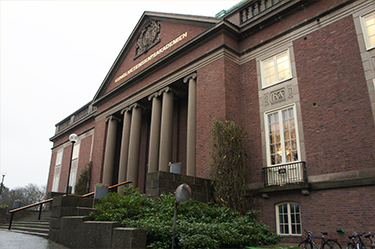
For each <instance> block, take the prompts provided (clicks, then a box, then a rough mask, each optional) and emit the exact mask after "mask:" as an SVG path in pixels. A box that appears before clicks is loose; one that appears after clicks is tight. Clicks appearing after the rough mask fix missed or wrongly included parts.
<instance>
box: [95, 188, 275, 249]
mask: <svg viewBox="0 0 375 249" xmlns="http://www.w3.org/2000/svg"><path fill="white" fill-rule="evenodd" d="M124 191H125V196H121V195H119V194H117V193H110V194H109V195H108V196H106V197H103V198H102V199H101V203H100V204H97V205H96V206H95V207H96V209H97V211H96V212H95V213H91V215H92V216H93V217H94V218H95V220H97V221H120V222H121V224H122V226H124V227H135V228H143V229H145V230H146V231H147V247H148V248H170V247H171V244H172V232H173V214H174V202H175V199H174V196H173V195H172V194H169V195H165V194H162V195H161V196H160V198H159V200H153V199H150V198H148V197H146V196H145V195H143V194H141V193H140V191H139V190H138V189H135V188H133V187H129V188H124ZM177 214H178V218H177V222H176V239H175V247H176V248H244V247H245V246H262V245H274V244H277V243H278V242H279V240H280V238H279V236H277V235H275V234H274V233H273V232H271V231H270V230H269V227H268V226H266V225H265V224H263V223H260V222H257V221H256V215H257V213H256V211H249V212H247V213H246V215H240V214H239V213H238V212H237V211H233V210H231V209H229V208H227V207H219V206H217V205H213V204H205V203H200V202H198V201H196V200H193V199H191V200H190V201H188V202H187V203H184V204H179V205H178V211H177Z"/></svg>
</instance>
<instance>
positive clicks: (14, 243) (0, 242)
mask: <svg viewBox="0 0 375 249" xmlns="http://www.w3.org/2000/svg"><path fill="white" fill-rule="evenodd" d="M0 249H68V248H67V247H65V246H63V245H60V244H57V243H55V242H52V241H50V240H48V239H45V238H42V237H39V236H35V235H29V234H23V233H17V232H11V231H8V230H6V229H0Z"/></svg>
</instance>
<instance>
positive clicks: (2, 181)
mask: <svg viewBox="0 0 375 249" xmlns="http://www.w3.org/2000/svg"><path fill="white" fill-rule="evenodd" d="M2 175H3V179H2V180H1V186H0V201H1V199H3V196H2V195H1V193H3V185H4V177H5V174H2Z"/></svg>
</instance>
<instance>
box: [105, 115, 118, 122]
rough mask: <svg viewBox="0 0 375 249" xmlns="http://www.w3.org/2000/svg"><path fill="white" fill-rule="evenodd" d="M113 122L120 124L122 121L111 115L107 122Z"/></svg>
mask: <svg viewBox="0 0 375 249" xmlns="http://www.w3.org/2000/svg"><path fill="white" fill-rule="evenodd" d="M112 120H115V121H117V122H120V121H121V120H120V119H119V118H117V117H116V116H114V115H111V116H109V117H107V119H106V121H105V122H107V123H108V121H112Z"/></svg>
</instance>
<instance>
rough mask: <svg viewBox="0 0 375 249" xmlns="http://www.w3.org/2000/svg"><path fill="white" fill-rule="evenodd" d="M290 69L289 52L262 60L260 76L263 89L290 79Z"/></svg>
mask: <svg viewBox="0 0 375 249" xmlns="http://www.w3.org/2000/svg"><path fill="white" fill-rule="evenodd" d="M290 68H291V66H290V56H289V50H285V51H283V52H281V53H279V54H277V55H274V56H272V57H270V58H267V59H265V60H262V61H261V75H262V86H263V88H265V87H268V86H271V85H274V84H276V83H279V82H281V81H284V80H287V79H290V78H291V77H292V72H291V70H290Z"/></svg>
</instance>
